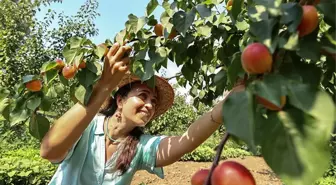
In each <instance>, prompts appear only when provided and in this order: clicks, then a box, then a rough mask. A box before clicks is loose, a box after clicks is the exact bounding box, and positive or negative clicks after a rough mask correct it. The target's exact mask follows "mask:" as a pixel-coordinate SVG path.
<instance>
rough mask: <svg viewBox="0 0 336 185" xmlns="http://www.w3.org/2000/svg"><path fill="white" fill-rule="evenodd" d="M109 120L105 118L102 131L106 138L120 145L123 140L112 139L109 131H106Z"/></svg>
mask: <svg viewBox="0 0 336 185" xmlns="http://www.w3.org/2000/svg"><path fill="white" fill-rule="evenodd" d="M109 120H110V117H107V119H106V120H105V129H104V133H105V135H107V137H108V138H109V139H110V140H111V141H113V142H114V143H120V142H121V141H122V140H123V139H113V138H112V137H111V136H110V134H109V130H108V125H107V124H108V122H109Z"/></svg>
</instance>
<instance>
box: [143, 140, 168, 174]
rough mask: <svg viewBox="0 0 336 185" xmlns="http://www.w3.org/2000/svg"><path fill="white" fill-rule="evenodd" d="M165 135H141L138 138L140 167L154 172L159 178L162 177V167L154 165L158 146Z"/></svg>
mask: <svg viewBox="0 0 336 185" xmlns="http://www.w3.org/2000/svg"><path fill="white" fill-rule="evenodd" d="M165 137H166V136H151V135H142V136H141V138H140V150H141V152H142V153H141V154H142V155H141V159H140V169H142V170H146V171H148V172H149V173H152V174H155V175H157V176H158V177H160V178H161V179H163V178H164V173H163V168H162V167H155V165H156V152H157V150H158V148H159V144H160V142H161V140H162V139H163V138H165Z"/></svg>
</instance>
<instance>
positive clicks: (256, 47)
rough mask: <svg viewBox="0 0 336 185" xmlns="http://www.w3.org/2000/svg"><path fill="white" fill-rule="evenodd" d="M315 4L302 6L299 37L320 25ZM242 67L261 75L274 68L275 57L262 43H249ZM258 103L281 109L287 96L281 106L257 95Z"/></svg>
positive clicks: (281, 98)
mask: <svg viewBox="0 0 336 185" xmlns="http://www.w3.org/2000/svg"><path fill="white" fill-rule="evenodd" d="M232 1H233V0H230V1H229V2H228V6H231V5H232ZM317 3H319V0H316V1H315V2H314V5H316V4H317ZM314 5H303V6H302V10H303V12H302V18H301V22H300V24H299V26H298V28H297V31H298V34H299V37H304V36H306V35H309V34H310V33H312V32H313V31H314V30H315V29H316V28H317V26H318V23H319V22H318V13H317V10H316V8H315V6H314ZM241 63H242V67H243V69H244V70H245V72H246V73H248V74H251V75H260V74H264V73H269V72H271V70H272V65H273V58H272V54H271V53H270V51H269V49H268V48H267V47H266V46H265V45H264V44H262V43H252V44H249V45H248V46H247V47H246V48H245V49H244V51H243V53H242V55H241ZM256 100H257V102H258V103H260V104H261V105H263V106H264V107H266V108H267V109H270V110H273V111H279V110H281V109H282V108H283V107H284V105H285V104H286V96H281V97H280V106H277V105H274V104H273V103H271V102H269V101H268V100H266V99H264V98H262V97H260V96H257V97H256Z"/></svg>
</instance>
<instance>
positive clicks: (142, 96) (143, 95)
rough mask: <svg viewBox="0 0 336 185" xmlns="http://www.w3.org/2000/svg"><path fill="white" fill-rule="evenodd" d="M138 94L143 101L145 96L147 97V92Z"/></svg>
mask: <svg viewBox="0 0 336 185" xmlns="http://www.w3.org/2000/svg"><path fill="white" fill-rule="evenodd" d="M138 96H139V98H140V99H142V100H143V101H145V100H146V98H147V94H145V93H141V94H139V95H138Z"/></svg>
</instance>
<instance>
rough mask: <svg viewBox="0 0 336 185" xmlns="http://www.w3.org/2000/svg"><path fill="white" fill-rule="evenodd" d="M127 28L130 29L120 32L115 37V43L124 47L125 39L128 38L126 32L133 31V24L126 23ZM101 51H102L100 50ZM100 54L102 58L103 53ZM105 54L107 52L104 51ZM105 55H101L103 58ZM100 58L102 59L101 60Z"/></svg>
mask: <svg viewBox="0 0 336 185" xmlns="http://www.w3.org/2000/svg"><path fill="white" fill-rule="evenodd" d="M126 27H129V29H127V30H126V29H123V30H121V31H120V32H118V33H117V35H116V36H115V41H116V42H118V43H119V44H120V45H123V43H124V38H125V36H126V31H131V30H130V29H131V27H132V25H131V23H130V21H127V22H126ZM100 50H101V49H100ZM99 52H100V53H99V55H98V56H100V55H101V52H102V51H99ZM104 52H105V50H104ZM102 56H103V55H101V57H102ZM101 57H100V58H101Z"/></svg>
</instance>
